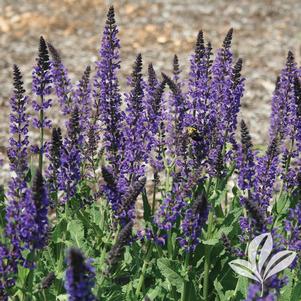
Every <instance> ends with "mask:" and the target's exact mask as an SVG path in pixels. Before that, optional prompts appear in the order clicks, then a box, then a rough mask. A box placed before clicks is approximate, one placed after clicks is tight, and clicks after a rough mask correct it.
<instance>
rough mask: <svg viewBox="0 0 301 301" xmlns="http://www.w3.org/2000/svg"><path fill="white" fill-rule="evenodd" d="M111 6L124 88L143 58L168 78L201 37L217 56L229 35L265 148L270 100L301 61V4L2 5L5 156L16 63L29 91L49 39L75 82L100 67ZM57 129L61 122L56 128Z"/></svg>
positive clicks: (3, 0)
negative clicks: (283, 75) (290, 66)
mask: <svg viewBox="0 0 301 301" xmlns="http://www.w3.org/2000/svg"><path fill="white" fill-rule="evenodd" d="M110 4H114V6H115V9H116V18H117V22H118V24H119V26H120V39H121V43H122V52H121V56H122V61H123V63H122V73H121V76H120V81H121V85H122V86H124V84H125V81H126V75H127V74H129V72H130V67H131V65H132V62H133V61H134V58H135V56H136V54H137V53H139V52H141V53H142V55H143V57H144V61H145V63H146V64H148V63H149V62H153V63H154V65H155V68H156V70H157V71H158V72H160V71H164V72H169V71H170V67H171V61H172V57H173V54H175V53H176V54H178V55H179V58H180V60H181V62H182V66H183V70H184V74H187V67H188V62H189V55H190V53H191V52H192V49H193V46H194V41H195V38H196V35H197V32H198V30H199V29H203V31H204V34H205V37H206V39H207V40H210V41H211V42H212V44H213V46H214V48H216V47H219V46H220V45H221V43H222V40H223V37H224V35H225V34H226V32H227V30H228V29H229V28H230V27H233V28H234V41H233V50H234V53H235V56H236V57H238V56H240V57H242V58H243V60H244V71H243V74H244V75H245V76H246V77H247V82H246V93H245V97H244V99H243V105H242V112H241V116H242V117H243V118H244V119H246V120H247V122H248V124H249V125H250V129H251V132H252V134H253V138H254V140H255V142H256V143H263V142H265V141H266V138H267V133H268V118H269V114H270V99H271V95H272V92H273V88H274V82H275V79H276V76H277V74H278V72H279V70H281V68H282V66H283V64H284V62H285V58H286V53H287V51H288V49H291V50H292V51H294V53H295V56H296V58H297V61H299V57H300V49H301V47H300V41H301V32H300V28H301V18H300V15H301V4H300V1H299V0H289V1H282V0H257V1H253V0H251V1H250V0H239V1H219V0H207V1H201V0H186V1H180V0H153V1H145V0H140V1H101V0H0V10H1V14H0V33H1V35H0V45H1V46H0V54H1V60H0V68H1V74H0V85H1V89H0V107H1V114H0V123H1V128H0V149H1V150H2V152H4V150H5V145H6V143H7V141H6V140H7V131H8V122H7V120H8V109H7V106H8V99H9V95H10V89H11V67H12V64H14V63H16V64H18V65H20V67H21V70H22V71H23V72H24V77H25V83H26V85H27V86H30V83H31V78H30V76H31V68H32V65H33V64H34V59H35V57H36V53H37V47H38V40H39V36H40V35H43V36H44V37H45V38H46V39H47V40H48V41H51V42H52V43H53V44H54V45H55V46H56V47H57V48H58V49H60V51H61V53H62V57H63V60H64V62H65V64H66V66H67V68H68V69H69V72H70V73H71V75H72V78H73V79H74V80H76V79H78V78H79V77H80V76H81V73H82V72H83V70H84V68H85V66H86V65H92V66H93V63H94V62H95V60H96V59H97V50H98V48H99V42H100V38H101V34H102V28H103V24H104V21H105V14H106V11H107V8H108V6H109V5H110ZM54 121H55V123H59V119H58V118H57V119H55V120H54Z"/></svg>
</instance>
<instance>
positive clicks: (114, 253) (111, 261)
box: [106, 221, 133, 274]
mask: <svg viewBox="0 0 301 301" xmlns="http://www.w3.org/2000/svg"><path fill="white" fill-rule="evenodd" d="M132 229H133V222H132V221H130V222H129V223H128V224H126V225H125V226H124V227H123V228H122V229H121V231H120V232H119V234H118V237H117V240H116V243H115V244H114V245H113V247H112V248H111V250H110V252H109V253H108V256H107V259H106V262H107V264H108V268H107V271H106V272H107V274H110V273H111V271H112V269H113V268H114V266H115V265H116V263H118V261H119V260H120V258H121V257H122V256H123V252H124V248H125V246H126V245H127V244H129V242H130V239H131V236H132Z"/></svg>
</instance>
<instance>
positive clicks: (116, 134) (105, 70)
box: [93, 6, 123, 176]
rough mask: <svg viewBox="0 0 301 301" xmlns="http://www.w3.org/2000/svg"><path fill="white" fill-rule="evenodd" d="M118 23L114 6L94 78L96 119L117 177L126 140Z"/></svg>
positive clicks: (109, 17) (108, 18)
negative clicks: (123, 144) (119, 72)
mask: <svg viewBox="0 0 301 301" xmlns="http://www.w3.org/2000/svg"><path fill="white" fill-rule="evenodd" d="M117 34H118V28H117V25H116V22H115V13H114V8H113V6H111V7H110V8H109V11H108V14H107V21H106V25H105V28H104V32H103V37H102V42H101V49H100V51H99V54H100V60H99V61H98V62H97V73H96V76H95V78H94V91H93V96H94V99H95V110H96V112H95V121H96V120H98V119H100V121H101V127H102V129H103V133H104V136H103V142H104V146H105V151H106V158H107V160H108V162H109V163H110V165H111V166H112V172H113V174H114V176H118V175H119V172H120V148H121V141H122V132H121V125H122V120H123V115H122V112H121V95H120V92H119V82H118V78H117V73H118V70H119V69H120V55H119V49H120V42H119V39H118V37H117Z"/></svg>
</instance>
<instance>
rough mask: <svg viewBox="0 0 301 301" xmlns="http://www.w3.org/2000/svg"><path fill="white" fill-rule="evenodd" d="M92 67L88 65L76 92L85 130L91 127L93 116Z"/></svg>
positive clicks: (81, 121)
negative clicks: (90, 121) (90, 122)
mask: <svg viewBox="0 0 301 301" xmlns="http://www.w3.org/2000/svg"><path fill="white" fill-rule="evenodd" d="M90 73H91V67H90V66H87V68H86V69H85V72H84V74H83V76H82V78H81V80H80V81H79V83H78V84H77V87H76V89H75V92H74V99H75V103H76V104H77V106H78V108H79V112H80V126H81V129H82V130H83V131H85V130H87V129H88V127H89V122H88V121H89V120H90V118H91V109H92V108H91V84H90Z"/></svg>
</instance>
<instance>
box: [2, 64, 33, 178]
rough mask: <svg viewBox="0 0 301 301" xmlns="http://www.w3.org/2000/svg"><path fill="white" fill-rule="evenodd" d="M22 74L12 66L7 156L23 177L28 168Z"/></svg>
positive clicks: (12, 167)
mask: <svg viewBox="0 0 301 301" xmlns="http://www.w3.org/2000/svg"><path fill="white" fill-rule="evenodd" d="M24 93H25V90H24V88H23V81H22V75H21V72H20V70H19V68H18V67H17V66H16V65H15V66H14V94H13V96H12V98H11V99H10V106H11V113H10V134H11V137H10V139H9V144H10V147H9V149H8V152H7V154H8V157H9V160H10V163H11V165H10V167H11V170H12V171H14V172H15V173H16V174H17V175H18V176H19V177H23V178H24V176H25V174H26V171H27V169H28V166H27V146H28V143H29V142H28V114H27V113H26V106H27V102H28V98H27V96H24Z"/></svg>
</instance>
